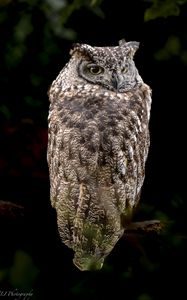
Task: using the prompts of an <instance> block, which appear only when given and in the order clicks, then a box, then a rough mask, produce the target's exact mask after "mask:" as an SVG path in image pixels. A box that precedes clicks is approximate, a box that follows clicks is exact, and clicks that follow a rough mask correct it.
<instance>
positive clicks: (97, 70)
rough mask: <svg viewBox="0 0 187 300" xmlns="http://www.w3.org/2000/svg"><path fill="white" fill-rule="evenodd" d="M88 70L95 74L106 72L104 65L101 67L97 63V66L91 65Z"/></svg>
mask: <svg viewBox="0 0 187 300" xmlns="http://www.w3.org/2000/svg"><path fill="white" fill-rule="evenodd" d="M88 70H89V71H90V73H91V74H93V75H99V74H101V73H103V72H104V69H103V68H102V67H100V66H97V65H95V66H89V67H88Z"/></svg>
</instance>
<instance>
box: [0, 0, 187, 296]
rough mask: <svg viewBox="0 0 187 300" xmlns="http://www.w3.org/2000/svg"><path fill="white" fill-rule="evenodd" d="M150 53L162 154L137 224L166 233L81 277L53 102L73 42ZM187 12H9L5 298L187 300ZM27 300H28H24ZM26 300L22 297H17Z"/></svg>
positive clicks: (1, 241)
mask: <svg viewBox="0 0 187 300" xmlns="http://www.w3.org/2000/svg"><path fill="white" fill-rule="evenodd" d="M121 38H125V39H126V40H127V41H129V40H136V41H139V42H140V49H139V50H138V52H137V54H136V57H135V60H136V65H137V67H138V69H139V71H140V74H141V76H142V77H143V79H144V81H145V82H146V83H147V84H149V85H150V86H151V88H152V90H153V103H152V111H151V120H150V134H151V147H150V153H149V158H148V162H147V166H146V178H145V184H144V187H143V191H142V197H141V202H140V207H139V210H138V212H137V213H136V215H135V220H147V219H160V220H162V221H163V222H167V224H168V225H167V227H166V229H165V230H164V231H163V232H162V233H160V234H157V233H149V234H147V235H140V234H139V235H137V236H131V237H129V238H128V239H125V238H123V239H121V240H120V241H119V243H118V244H117V245H116V247H115V248H114V250H113V251H112V253H111V254H110V255H109V257H108V258H107V260H106V262H105V265H104V267H103V269H102V270H101V271H99V272H80V271H79V270H78V269H76V267H75V266H74V265H73V264H72V258H73V253H72V251H71V250H70V249H68V248H67V247H66V246H64V245H63V244H62V243H61V241H60V239H59V236H58V232H57V226H56V215H55V211H54V210H53V209H52V208H51V205H50V199H49V179H48V167H47V161H46V151H47V115H48V107H49V102H48V97H47V91H48V89H49V86H50V84H51V82H52V80H54V79H55V77H56V76H57V74H58V73H59V71H60V70H61V69H62V67H63V66H64V64H65V63H66V62H67V61H68V59H69V50H70V48H71V45H72V43H74V42H83V43H88V44H91V45H100V46H106V45H117V42H118V40H120V39H121ZM186 71H187V1H185V0H184V1H177V0H173V1H168V0H163V1H158V0H155V1H153V0H152V1H143V0H142V1H141V0H132V1H130V0H129V1H117V0H116V1H109V0H103V1H99V0H95V1H93V0H92V1H90V0H88V1H84V0H82V1H81V0H74V1H63V0H53V1H52V0H45V1H36V0H28V1H24V0H17V1H13V0H12V1H11V0H4V1H0V75H1V76H0V78H1V79H0V91H1V93H0V95H1V96H0V200H1V202H0V297H1V296H2V297H8V293H9V298H10V299H14V298H15V296H13V294H12V295H11V294H10V291H14V292H15V291H17V292H21V291H23V292H26V293H29V292H31V294H32V297H30V296H28V297H30V298H31V299H46V297H47V296H48V297H49V298H50V299H77V298H78V297H81V298H82V299H84V298H86V299H98V298H100V297H101V298H103V299H105V298H106V297H109V296H110V295H111V294H112V293H114V294H115V297H116V298H118V297H119V295H120V299H128V300H134V299H136V300H152V299H153V300H157V299H170V298H173V299H175V298H176V299H185V297H186V296H187V293H186V286H185V284H186V283H185V275H183V272H186V267H187V266H186V253H187V252H186V250H187V249H186V220H185V217H186V197H185V192H184V190H185V184H186V182H185V179H186V166H185V159H184V157H185V154H186V147H185V139H186V130H185V127H186V126H185V118H186V105H185V102H186V85H187V80H186V78H187V76H186ZM22 298H23V296H22ZM15 299H16V298H15Z"/></svg>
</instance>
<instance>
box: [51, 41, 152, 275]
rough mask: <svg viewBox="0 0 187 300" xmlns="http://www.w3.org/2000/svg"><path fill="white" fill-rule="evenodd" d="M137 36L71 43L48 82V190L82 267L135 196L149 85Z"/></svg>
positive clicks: (100, 255) (117, 228) (107, 247)
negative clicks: (139, 62) (107, 42)
mask: <svg viewBox="0 0 187 300" xmlns="http://www.w3.org/2000/svg"><path fill="white" fill-rule="evenodd" d="M138 47H139V43H138V42H135V41H131V42H126V41H125V40H124V39H123V40H121V41H119V45H118V46H111V47H93V46H90V45H87V44H75V45H74V46H73V48H72V50H71V51H70V55H71V58H70V60H69V62H68V63H67V64H66V65H65V67H64V68H63V69H62V71H61V72H60V74H59V75H58V76H57V78H56V79H55V80H54V81H53V82H52V85H51V87H50V89H49V100H50V109H49V119H48V124H49V126H48V132H49V136H48V152H47V160H48V165H49V175H50V198H51V203H52V206H53V207H54V208H55V210H56V213H57V224H58V231H59V235H60V237H61V240H62V242H63V243H64V244H65V245H67V246H68V247H69V248H71V249H73V251H74V258H73V262H74V264H75V265H76V266H77V267H78V268H79V269H80V270H82V271H84V270H99V269H101V268H102V265H103V263H104V260H105V258H106V257H107V256H108V255H109V253H110V252H111V251H112V249H113V248H114V246H115V244H116V243H117V242H118V240H119V239H120V238H121V237H122V235H123V234H124V231H125V230H126V228H127V226H128V224H129V222H130V220H131V218H132V216H133V212H134V210H135V208H136V206H137V203H138V202H139V198H140V192H141V188H142V185H143V181H144V174H145V164H146V160H147V156H148V150H149V144H150V139H149V117H150V108H151V89H150V87H149V86H148V85H147V84H145V83H144V82H143V80H142V78H141V76H140V75H139V73H138V70H137V68H136V66H135V63H134V60H133V57H134V54H135V52H136V50H137V49H138Z"/></svg>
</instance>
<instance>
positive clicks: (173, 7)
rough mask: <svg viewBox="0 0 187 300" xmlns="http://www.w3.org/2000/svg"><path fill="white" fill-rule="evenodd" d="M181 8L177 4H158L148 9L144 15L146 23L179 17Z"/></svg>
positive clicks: (166, 2)
mask: <svg viewBox="0 0 187 300" xmlns="http://www.w3.org/2000/svg"><path fill="white" fill-rule="evenodd" d="M179 13H180V8H179V6H178V5H177V4H176V3H172V2H168V1H165V2H157V3H155V4H153V6H152V7H150V8H148V9H147V10H146V11H145V14H144V21H150V20H154V19H157V18H167V17H169V16H178V15H179Z"/></svg>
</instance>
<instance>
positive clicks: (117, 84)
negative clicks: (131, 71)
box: [112, 73, 124, 91]
mask: <svg viewBox="0 0 187 300" xmlns="http://www.w3.org/2000/svg"><path fill="white" fill-rule="evenodd" d="M112 85H113V87H114V89H115V90H117V91H119V90H120V88H122V87H123V85H124V78H123V75H122V74H119V73H113V74H112Z"/></svg>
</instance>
